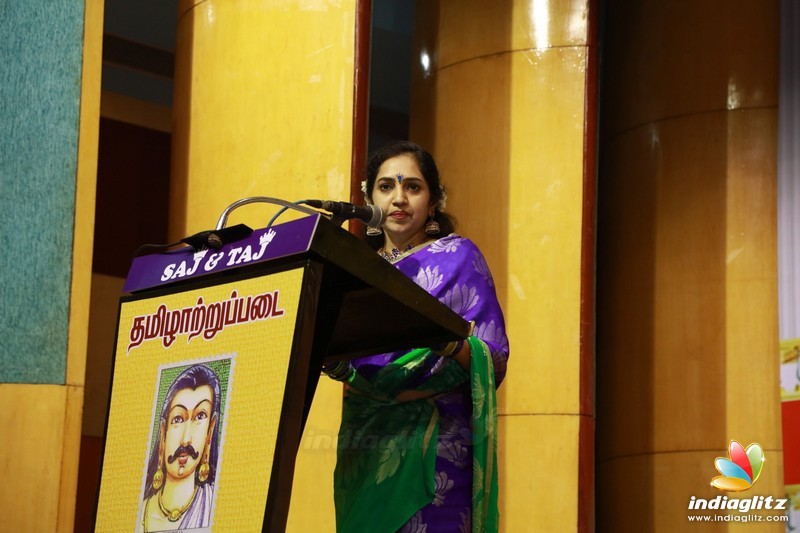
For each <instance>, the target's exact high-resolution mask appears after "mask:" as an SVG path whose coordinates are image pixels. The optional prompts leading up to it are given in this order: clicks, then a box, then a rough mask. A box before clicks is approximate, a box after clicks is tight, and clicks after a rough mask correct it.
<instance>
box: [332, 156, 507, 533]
mask: <svg viewBox="0 0 800 533" xmlns="http://www.w3.org/2000/svg"><path fill="white" fill-rule="evenodd" d="M363 190H364V193H365V196H366V200H367V202H368V203H373V204H376V205H378V206H380V207H381V208H382V209H383V211H384V212H385V213H386V214H387V217H386V221H385V222H384V223H383V225H382V227H381V228H368V230H367V240H368V242H369V243H370V245H371V246H372V247H373V248H375V249H376V250H377V251H378V253H379V254H380V255H381V256H382V257H384V258H385V259H386V260H388V261H390V262H391V263H393V264H394V266H395V267H397V268H398V269H399V270H400V271H401V272H403V273H404V274H405V275H406V276H408V277H410V278H412V279H413V280H414V281H415V282H416V283H417V284H418V285H420V286H422V287H423V288H424V289H425V290H427V291H428V292H429V293H430V294H431V295H433V296H435V297H436V298H438V299H439V300H440V301H442V302H443V303H445V304H446V305H448V306H449V307H450V308H451V309H453V310H454V311H456V312H457V313H458V314H460V315H461V316H462V317H463V318H464V319H466V320H468V321H470V322H471V323H472V324H473V332H472V336H471V337H470V338H469V339H466V340H463V341H460V342H452V343H448V344H445V345H442V346H435V347H431V348H421V349H418V350H412V351H410V352H394V353H388V354H381V355H375V356H370V357H365V358H361V359H357V360H353V361H352V362H351V363H341V364H339V365H338V366H337V367H336V368H333V369H327V370H326V373H327V374H328V375H329V376H331V377H332V378H333V379H338V380H341V381H344V382H345V383H346V390H347V394H346V397H345V400H344V409H343V416H342V427H341V430H340V433H339V450H338V461H337V465H336V472H335V474H334V487H335V500H336V515H337V529H338V531H340V532H349V531H353V532H358V531H371V532H375V533H378V532H382V531H386V532H394V531H398V530H400V531H420V532H422V531H427V533H436V532H444V531H496V529H497V520H498V517H497V468H496V452H495V443H496V433H495V431H494V428H495V424H496V405H495V403H494V392H495V387H496V385H499V383H500V381H502V379H503V377H504V375H505V369H506V360H507V359H508V339H507V338H506V334H505V325H504V322H503V314H502V311H501V309H500V306H499V303H498V301H497V297H496V294H495V289H494V284H493V281H492V277H491V274H490V272H489V269H488V267H487V265H486V261H485V260H484V258H483V255H482V254H481V253H480V251H479V250H478V248H477V247H476V246H475V245H474V244H473V243H472V242H471V241H469V240H468V239H466V238H464V237H461V236H459V235H456V234H455V233H453V229H454V224H453V221H452V219H450V217H448V216H447V215H446V214H445V213H444V212H443V211H442V210H443V208H444V206H445V199H446V196H445V193H444V188H443V187H442V185H441V183H440V181H439V173H438V170H437V168H436V164H435V162H434V160H433V158H432V157H431V155H430V154H429V153H427V152H426V151H424V150H422V149H421V148H420V147H419V146H417V145H416V144H413V143H410V142H397V143H393V144H390V145H387V146H386V147H384V148H382V149H381V150H380V151H378V152H377V153H376V154H374V155H373V156H372V158H371V159H370V161H369V163H368V165H367V179H366V181H365V182H364V183H363Z"/></svg>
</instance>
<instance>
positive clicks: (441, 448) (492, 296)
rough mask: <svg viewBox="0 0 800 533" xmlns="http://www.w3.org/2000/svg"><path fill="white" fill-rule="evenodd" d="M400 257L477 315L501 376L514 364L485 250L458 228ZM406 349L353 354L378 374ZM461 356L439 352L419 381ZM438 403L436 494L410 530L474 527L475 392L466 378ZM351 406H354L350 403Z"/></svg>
mask: <svg viewBox="0 0 800 533" xmlns="http://www.w3.org/2000/svg"><path fill="white" fill-rule="evenodd" d="M394 265H395V266H396V267H397V268H398V269H399V270H400V271H401V272H403V273H404V274H405V275H406V276H408V277H409V278H411V279H413V280H414V281H415V282H416V283H417V284H418V285H420V286H421V287H422V288H424V289H425V290H426V291H427V292H428V293H430V294H431V295H433V296H435V297H436V298H438V299H439V300H440V301H441V302H443V303H444V304H445V305H447V306H448V307H450V308H451V309H452V310H454V311H455V312H457V313H458V314H459V315H461V316H462V317H463V318H464V319H466V320H468V321H474V322H475V329H474V331H473V336H475V337H477V338H479V339H480V340H482V341H483V342H484V343H485V344H486V346H487V347H488V349H489V354H490V357H491V360H492V364H493V367H494V375H495V382H496V384H497V385H499V384H500V382H501V381H502V379H503V377H504V376H505V372H506V362H507V360H508V353H509V348H508V338H507V337H506V332H505V324H504V320H503V313H502V311H501V309H500V305H499V303H498V301H497V296H496V293H495V288H494V282H493V280H492V276H491V273H490V272H489V268H488V266H487V264H486V261H485V259H484V257H483V255H482V254H481V252H480V250H478V248H477V247H476V246H475V244H473V243H472V242H471V241H470V240H469V239H466V238H464V237H460V236H458V235H455V234H452V235H449V236H447V237H444V238H442V239H439V240H437V241H435V242H432V243H430V244H429V245H427V246H425V247H424V248H421V249H418V250H417V251H415V252H413V253H410V254H409V255H405V256H401V257H399V258H398V259H397V260H395V261H394ZM404 353H405V352H394V353H387V354H381V355H375V356H371V357H365V358H361V359H356V360H353V366H354V367H355V369H356V371H357V372H358V374H359V375H361V376H363V377H364V378H366V379H370V378H372V377H373V376H375V375H376V374H377V373H378V372H379V371H380V370H381V369H383V368H384V367H386V365H387V364H388V363H390V362H392V361H395V360H397V359H398V358H399V357H401V356H402V355H404ZM457 364H458V363H457V362H455V361H454V360H451V359H448V358H438V357H432V358H430V361H429V362H428V363H427V368H425V369H424V372H422V373H421V375H418V376H419V377H417V378H416V381H415V382H414V383H412V384H411V385H413V386H417V385H422V386H424V384H425V382H426V381H427V380H430V379H431V378H432V377H434V376H436V375H437V374H438V373H440V372H442V371H443V370H444V369H445V367H446V366H447V365H457ZM433 400H434V401H435V406H436V410H437V411H438V421H439V427H438V440H437V446H436V460H435V469H434V470H435V480H434V485H435V494H434V497H433V501H432V502H431V503H429V504H427V505H425V506H423V507H422V508H421V509H418V510H417V512H416V513H415V514H413V515H412V516H410V517H409V519H408V522H406V524H405V525H404V526H403V527H402V528H400V531H402V532H420V533H422V532H426V533H439V532H449V531H454V532H469V531H472V524H471V522H472V490H473V486H472V474H473V463H472V442H471V439H472V428H471V427H470V419H471V415H472V405H473V404H472V398H471V392H470V384H469V383H464V384H462V385H459V386H457V387H456V388H454V389H452V390H448V391H446V392H440V393H438V394H436V395H435V396H434V397H433ZM345 408H347V407H345Z"/></svg>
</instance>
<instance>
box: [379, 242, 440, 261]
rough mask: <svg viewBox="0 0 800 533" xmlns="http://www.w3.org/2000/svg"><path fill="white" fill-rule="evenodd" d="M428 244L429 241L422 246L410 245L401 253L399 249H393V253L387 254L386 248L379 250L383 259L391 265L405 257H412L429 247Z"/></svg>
mask: <svg viewBox="0 0 800 533" xmlns="http://www.w3.org/2000/svg"><path fill="white" fill-rule="evenodd" d="M428 244H429V243H428V241H425V242H423V243H421V244H417V245H416V246H415V245H413V244H409V245H408V246H406V248H405V250H403V251H400V250H399V249H397V248H392V251H391V252H387V251H386V248H381V249H380V250H378V254H380V256H381V257H383V258H384V259H386V260H387V261H389V262H390V263H396V262H397V261H399V260H401V259H402V258H404V257H405V256H407V255H411V254H413V253H414V252H416V251H417V250H419V249H421V248H424V247H426V246H428Z"/></svg>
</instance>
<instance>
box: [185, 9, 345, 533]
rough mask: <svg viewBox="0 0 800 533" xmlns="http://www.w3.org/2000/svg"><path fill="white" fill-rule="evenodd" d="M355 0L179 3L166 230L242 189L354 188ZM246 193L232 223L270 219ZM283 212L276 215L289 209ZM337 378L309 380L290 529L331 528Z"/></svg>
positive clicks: (199, 225) (270, 192)
mask: <svg viewBox="0 0 800 533" xmlns="http://www.w3.org/2000/svg"><path fill="white" fill-rule="evenodd" d="M355 21H356V1H355V0H348V1H344V2H327V1H323V0H311V1H308V0H282V1H277V2H276V1H274V0H237V1H236V2H230V1H228V0H220V1H217V0H203V1H201V0H194V1H193V0H185V1H181V2H180V3H179V19H178V36H177V48H176V72H175V97H174V99H173V100H174V107H173V113H174V118H173V123H174V128H173V164H172V169H173V172H172V188H171V192H170V232H171V234H172V236H173V237H181V236H185V235H187V234H191V233H194V232H197V231H201V230H206V229H212V228H213V227H214V226H215V224H216V222H217V218H218V217H219V215H220V213H221V212H222V211H223V210H224V209H225V207H226V206H228V205H229V204H231V203H232V202H234V201H236V200H238V199H240V198H243V197H247V196H271V197H277V198H281V199H285V200H290V201H295V200H300V199H304V198H323V199H339V200H347V199H348V198H350V175H351V157H352V156H351V154H352V151H353V141H352V138H353V99H354V89H353V85H354V53H355ZM275 212H276V209H275V208H274V207H270V206H264V205H258V204H253V205H249V206H247V207H244V208H241V209H240V210H238V211H235V212H234V214H233V215H232V216H231V217H230V219H229V224H236V223H238V222H243V223H246V224H248V225H249V226H250V227H253V228H260V227H264V226H266V224H267V222H268V221H269V219H270V217H271V216H272V214H274V213H275ZM289 217H291V213H289V214H288V215H287V216H285V217H283V218H281V219H279V220H278V222H281V221H285V220H289ZM341 394H342V390H341V385H339V384H336V383H333V382H331V381H330V380H322V381H321V382H320V385H319V387H318V389H317V393H316V397H315V399H314V404H313V406H312V410H311V415H310V417H309V420H308V424H307V426H306V432H305V435H304V438H303V441H302V442H301V445H300V448H301V449H300V453H299V455H298V459H297V467H296V471H295V479H294V489H293V492H292V503H291V509H290V512H289V519H288V525H287V529H288V530H289V531H333V529H334V524H335V520H334V518H335V517H334V509H333V479H332V478H333V467H334V464H335V459H336V435H337V432H338V426H339V420H340V411H341Z"/></svg>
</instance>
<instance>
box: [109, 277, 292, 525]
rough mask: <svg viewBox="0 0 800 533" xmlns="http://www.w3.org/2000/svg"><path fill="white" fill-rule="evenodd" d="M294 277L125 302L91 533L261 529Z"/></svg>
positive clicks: (288, 339) (288, 336) (289, 341)
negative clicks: (183, 493) (188, 504)
mask: <svg viewBox="0 0 800 533" xmlns="http://www.w3.org/2000/svg"><path fill="white" fill-rule="evenodd" d="M303 275H304V268H293V269H291V270H286V271H283V272H277V273H272V274H267V275H262V276H259V277H252V278H249V279H239V280H236V281H228V282H226V283H221V284H218V285H214V286H205V287H200V288H193V289H190V290H183V291H182V292H179V293H173V294H161V295H158V296H145V297H131V298H129V299H123V301H122V302H121V304H120V316H119V324H118V329H117V343H116V352H115V360H114V373H113V386H112V394H111V403H110V409H109V418H108V425H107V430H106V444H105V452H104V459H103V468H102V479H101V487H100V496H99V500H98V509H97V517H96V530H97V531H131V530H133V531H158V530H164V529H182V530H188V531H212V530H213V531H260V530H261V527H262V523H263V521H264V511H265V508H266V505H267V496H268V490H269V486H270V476H271V473H272V471H273V458H274V457H275V447H276V442H277V439H278V432H279V431H278V430H279V424H280V419H281V406H282V403H283V399H284V395H285V392H286V383H287V373H288V371H289V365H290V359H291V354H292V343H293V337H294V335H295V328H296V322H297V316H298V306H299V302H300V298H301V285H302V283H303ZM181 446H182V447H183V448H181ZM190 446H191V448H189V447H190ZM172 448H175V449H172ZM205 465H207V466H205ZM156 472H160V473H161V474H156ZM190 478H191V482H189V481H186V480H188V479H190ZM181 481H183V484H181ZM187 490H188V491H189V495H190V496H191V500H188V501H190V502H192V503H191V505H190V506H189V507H186V508H185V505H183V504H182V502H181V501H180V498H179V497H178V493H179V492H180V491H184V492H186V491H187ZM171 494H174V495H175V496H174V498H172V499H170V497H169V495H171ZM183 501H187V499H186V497H184V498H183Z"/></svg>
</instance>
